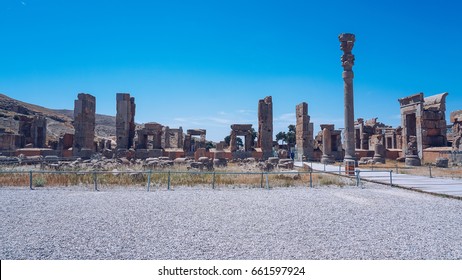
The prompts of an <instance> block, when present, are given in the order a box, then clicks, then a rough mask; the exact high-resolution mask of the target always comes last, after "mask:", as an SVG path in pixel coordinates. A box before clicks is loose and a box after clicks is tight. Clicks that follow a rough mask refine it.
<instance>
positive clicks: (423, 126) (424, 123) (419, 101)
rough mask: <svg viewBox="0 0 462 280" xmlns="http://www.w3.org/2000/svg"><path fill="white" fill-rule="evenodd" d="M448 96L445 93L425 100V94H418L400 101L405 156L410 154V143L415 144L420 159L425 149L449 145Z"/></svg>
mask: <svg viewBox="0 0 462 280" xmlns="http://www.w3.org/2000/svg"><path fill="white" fill-rule="evenodd" d="M447 95H448V93H446V92H445V93H442V94H438V95H434V96H430V97H427V98H424V96H423V93H418V94H414V95H411V96H408V97H405V98H401V99H399V100H398V101H399V103H400V111H401V126H402V127H403V131H402V141H403V144H402V148H403V153H404V154H406V155H409V154H410V153H409V152H408V149H409V147H410V145H409V143H414V142H415V149H416V155H417V156H418V157H419V158H420V159H422V157H423V150H424V149H426V148H429V147H444V146H446V145H447V136H446V117H445V114H446V96H447ZM413 137H415V141H414V138H413ZM411 138H412V139H411ZM411 140H412V141H411ZM405 143H406V144H405ZM413 145H414V144H413Z"/></svg>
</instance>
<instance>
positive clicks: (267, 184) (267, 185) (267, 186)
mask: <svg viewBox="0 0 462 280" xmlns="http://www.w3.org/2000/svg"><path fill="white" fill-rule="evenodd" d="M266 188H267V189H268V190H269V183H268V173H266Z"/></svg>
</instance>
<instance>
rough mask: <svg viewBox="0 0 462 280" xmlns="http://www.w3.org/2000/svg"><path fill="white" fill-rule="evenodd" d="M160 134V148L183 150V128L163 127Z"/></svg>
mask: <svg viewBox="0 0 462 280" xmlns="http://www.w3.org/2000/svg"><path fill="white" fill-rule="evenodd" d="M162 132H163V133H162V146H163V148H164V149H169V148H173V149H180V148H181V149H183V146H184V143H183V128H182V127H181V126H180V127H179V128H170V127H168V126H164V127H163V131H162Z"/></svg>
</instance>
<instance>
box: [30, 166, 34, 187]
mask: <svg viewBox="0 0 462 280" xmlns="http://www.w3.org/2000/svg"><path fill="white" fill-rule="evenodd" d="M29 188H30V189H31V190H33V189H34V188H33V187H32V171H29Z"/></svg>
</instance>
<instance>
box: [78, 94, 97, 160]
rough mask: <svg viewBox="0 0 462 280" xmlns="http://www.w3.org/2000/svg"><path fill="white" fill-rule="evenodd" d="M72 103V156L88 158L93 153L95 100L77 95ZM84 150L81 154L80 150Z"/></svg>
mask: <svg viewBox="0 0 462 280" xmlns="http://www.w3.org/2000/svg"><path fill="white" fill-rule="evenodd" d="M77 98H78V99H77V100H75V102H74V128H75V134H74V144H73V153H74V156H79V157H88V158H89V155H88V154H90V156H91V154H92V153H93V151H94V148H95V147H94V137H95V118H96V99H95V97H94V96H92V95H90V94H85V93H79V94H78V96H77ZM83 149H85V151H84V152H83V151H82V150H83Z"/></svg>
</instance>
